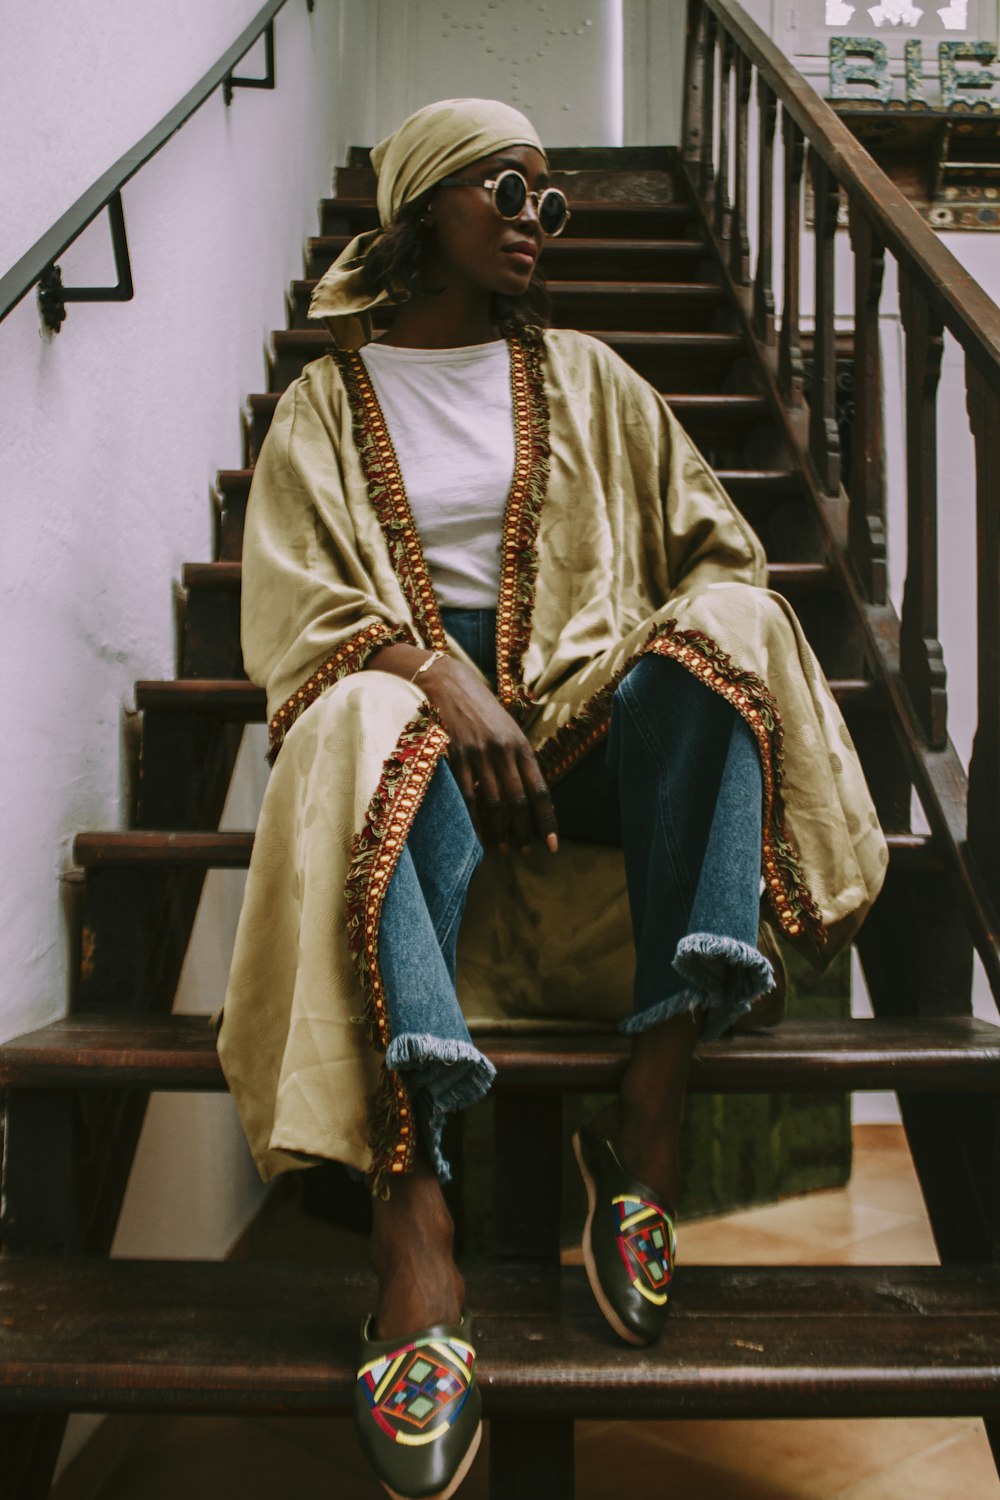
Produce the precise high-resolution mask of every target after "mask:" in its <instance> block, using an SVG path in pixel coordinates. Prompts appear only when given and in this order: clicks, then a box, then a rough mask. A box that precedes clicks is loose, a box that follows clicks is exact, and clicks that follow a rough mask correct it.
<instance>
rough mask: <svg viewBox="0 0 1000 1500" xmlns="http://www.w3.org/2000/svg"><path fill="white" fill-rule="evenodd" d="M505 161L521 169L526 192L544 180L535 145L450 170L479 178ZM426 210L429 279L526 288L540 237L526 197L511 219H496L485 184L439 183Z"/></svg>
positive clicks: (509, 292) (506, 289) (510, 292)
mask: <svg viewBox="0 0 1000 1500" xmlns="http://www.w3.org/2000/svg"><path fill="white" fill-rule="evenodd" d="M506 167H513V168H514V169H515V171H518V172H520V173H521V175H522V177H524V178H525V180H526V181H527V184H528V192H529V194H530V193H531V192H534V191H537V192H542V191H543V190H544V189H545V188H547V187H548V186H549V175H548V169H547V167H546V164H545V158H544V156H543V155H542V153H541V152H540V151H537V150H536V149H535V147H534V146H507V147H504V149H503V150H502V151H498V152H496V153H495V154H494V155H493V156H486V157H483V159H482V160H481V161H477V162H475V163H473V164H472V165H471V166H468V167H463V168H462V170H461V171H460V172H455V173H454V175H455V176H456V177H462V178H466V177H467V178H469V179H472V180H478V181H481V182H483V181H486V180H487V179H490V180H492V179H493V178H495V177H496V176H497V174H498V173H499V172H502V171H503V170H504V169H505V168H506ZM428 213H429V215H430V219H431V226H430V229H429V231H428V239H427V248H426V253H425V266H424V275H425V278H426V280H427V282H428V284H429V285H431V286H435V287H438V286H444V287H448V288H455V289H458V288H459V287H462V286H465V287H467V288H469V289H479V290H483V291H489V292H499V293H502V294H503V295H505V296H508V297H519V296H521V295H522V294H523V293H524V292H525V291H526V290H527V287H528V283H529V282H530V280H531V277H532V273H533V271H534V269H535V265H536V263H537V261H538V257H539V254H540V253H541V249H542V240H543V239H544V235H543V234H542V230H541V226H540V225H539V223H538V215H537V213H536V211H535V205H534V203H533V202H532V200H531V198H530V197H529V198H528V199H527V200H526V202H525V205H524V208H523V209H522V210H521V212H520V214H519V215H518V217H517V218H516V219H501V217H500V215H499V214H498V213H497V211H496V209H495V208H494V207H493V200H492V197H491V194H490V192H489V190H488V189H486V188H482V187H440V188H438V189H437V190H436V191H435V192H434V194H433V196H432V198H431V200H430V206H429V209H428Z"/></svg>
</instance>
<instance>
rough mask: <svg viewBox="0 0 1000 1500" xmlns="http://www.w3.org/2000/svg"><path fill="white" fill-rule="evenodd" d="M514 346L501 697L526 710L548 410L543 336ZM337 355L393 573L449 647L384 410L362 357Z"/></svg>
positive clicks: (420, 621)
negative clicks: (524, 670)
mask: <svg viewBox="0 0 1000 1500" xmlns="http://www.w3.org/2000/svg"><path fill="white" fill-rule="evenodd" d="M507 347H508V350H509V352H510V383H511V395H512V399H513V410H514V474H513V478H512V479H511V486H510V490H509V492H508V495H507V503H506V507H505V509H504V520H503V537H502V541H501V565H500V588H499V592H498V599H497V697H498V698H499V699H500V702H501V703H502V704H503V705H504V707H505V708H510V709H512V710H513V711H514V712H515V713H520V712H523V711H524V710H526V709H527V708H530V707H531V706H532V703H533V699H532V698H531V696H530V695H529V694H528V692H527V691H526V689H525V687H524V683H523V681H522V679H521V660H522V657H523V656H524V653H525V651H526V650H527V648H528V642H529V640H530V638H531V617H532V612H533V610H534V604H535V581H536V578H537V574H538V550H537V540H538V525H539V520H540V516H541V507H542V502H543V500H544V498H545V492H546V489H547V487H548V480H549V454H550V447H549V408H548V401H547V399H546V395H545V379H544V372H543V368H542V357H543V353H544V343H543V339H542V336H541V335H537V336H535V337H530V336H529V335H527V334H522V335H521V336H519V337H515V336H513V335H512V336H511V337H509V338H508V340H507ZM333 358H334V359H335V360H336V361H337V365H338V367H339V369H340V373H341V377H342V379H343V381H344V388H345V390H346V392H347V399H348V403H349V405H350V408H351V416H352V422H353V432H354V442H355V445H356V447H357V449H358V453H359V455H360V457H361V465H362V468H363V469H364V473H365V479H366V481H367V484H368V496H369V499H370V500H371V503H372V508H373V509H374V511H375V514H376V516H377V517H378V521H379V525H380V526H381V527H382V531H383V533H384V535H385V538H386V542H387V544H388V548H389V558H390V561H391V563H392V567H393V571H394V572H395V574H396V577H397V578H398V579H399V582H400V586H401V587H402V590H403V593H404V595H405V597H406V602H407V604H408V605H409V607H410V612H411V614H412V615H413V619H414V621H415V622H416V625H417V627H418V629H419V630H420V632H421V634H422V636H423V637H424V640H425V642H426V643H427V645H428V646H431V647H434V648H437V649H442V648H444V647H445V645H446V641H445V634H444V626H443V625H442V623H441V614H440V610H439V609H438V604H437V599H436V597H435V594H434V588H433V585H432V583H431V578H430V572H429V570H428V568H427V561H426V558H425V557H424V552H423V548H422V546H421V545H420V537H419V534H418V532H417V527H416V523H415V521H414V519H413V512H412V511H411V509H410V502H409V500H408V499H407V495H406V489H405V486H404V484H403V475H402V471H401V469H400V467H399V460H398V458H397V456H396V451H395V449H394V448H393V445H392V439H391V437H390V436H389V428H388V424H387V423H386V420H385V414H384V413H383V411H382V407H381V405H380V403H379V399H378V397H377V395H376V394H375V389H374V387H373V385H372V382H371V378H370V376H369V374H368V371H367V369H366V368H365V363H364V360H363V359H362V358H361V356H360V355H359V354H358V353H356V352H354V353H346V352H344V351H342V350H338V351H336V352H335V353H334V355H333Z"/></svg>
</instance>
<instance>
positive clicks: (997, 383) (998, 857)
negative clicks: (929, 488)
mask: <svg viewBox="0 0 1000 1500" xmlns="http://www.w3.org/2000/svg"><path fill="white" fill-rule="evenodd" d="M965 379H966V401H967V403H968V410H969V420H970V422H971V424H972V437H973V441H974V442H975V445H976V616H977V621H976V624H977V629H976V639H977V658H978V659H977V664H976V678H977V685H978V691H977V710H978V713H977V723H976V736H975V739H974V741H973V744H972V759H971V762H970V764H969V843H970V845H971V846H972V850H973V853H974V854H975V856H976V860H977V862H978V863H979V865H980V866H981V868H982V869H983V871H984V873H985V874H986V876H987V878H988V879H989V881H990V883H991V885H992V887H993V896H994V901H1000V378H998V375H997V371H996V369H995V367H994V368H993V369H991V370H990V371H989V373H985V372H983V371H981V370H979V369H978V368H977V367H976V366H975V365H974V364H973V363H972V361H971V359H970V360H967V362H966V377H965Z"/></svg>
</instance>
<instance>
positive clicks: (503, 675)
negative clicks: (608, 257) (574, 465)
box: [497, 337, 551, 714]
mask: <svg viewBox="0 0 1000 1500" xmlns="http://www.w3.org/2000/svg"><path fill="white" fill-rule="evenodd" d="M508 344H509V346H510V386H511V394H512V396H513V407H514V434H515V450H514V478H513V480H512V482H511V487H510V494H509V495H508V497H507V506H506V509H505V511H504V519H503V543H502V550H501V563H500V589H499V594H498V599H497V697H498V698H499V699H500V702H501V703H502V704H503V705H504V707H505V708H509V709H512V710H513V711H514V712H515V714H521V713H523V712H525V711H526V710H527V709H529V708H530V707H532V705H533V703H534V699H533V698H532V696H531V695H530V694H529V693H528V691H527V689H526V688H525V686H524V680H523V677H522V667H521V662H522V659H523V657H524V653H525V651H527V649H528V643H529V641H530V639H531V619H532V615H533V613H534V609H535V583H536V580H537V577H538V527H539V522H540V520H541V513H542V503H543V501H544V499H545V493H546V490H547V489H548V483H549V457H550V452H551V449H550V445H549V403H548V398H547V396H546V394H545V376H544V371H543V368H542V355H543V350H544V344H543V342H542V339H541V337H536V338H534V339H531V340H528V339H514V338H511V339H509V340H508Z"/></svg>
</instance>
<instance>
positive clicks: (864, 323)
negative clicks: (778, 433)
mask: <svg viewBox="0 0 1000 1500" xmlns="http://www.w3.org/2000/svg"><path fill="white" fill-rule="evenodd" d="M850 233H851V246H852V248H853V250H854V411H855V416H854V452H853V458H852V464H851V475H850V496H851V508H850V513H849V517H848V546H849V548H850V552H851V556H852V558H853V559H854V566H855V568H856V569H857V571H858V577H859V578H860V579H861V582H862V585H863V587H864V590H865V594H866V595H867V597H868V599H869V600H870V601H871V602H872V604H884V603H885V601H886V591H887V577H886V533H885V436H884V431H883V414H882V345H881V341H880V339H879V302H880V300H881V297H882V278H883V275H884V273H885V246H884V245H883V244H882V243H881V241H880V240H879V239H877V238H876V236H875V234H874V233H873V231H872V227H871V225H870V224H869V223H868V220H867V219H866V218H865V216H864V213H863V211H862V210H861V208H860V207H859V205H858V200H856V199H855V200H853V201H852V203H851V231H850Z"/></svg>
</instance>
